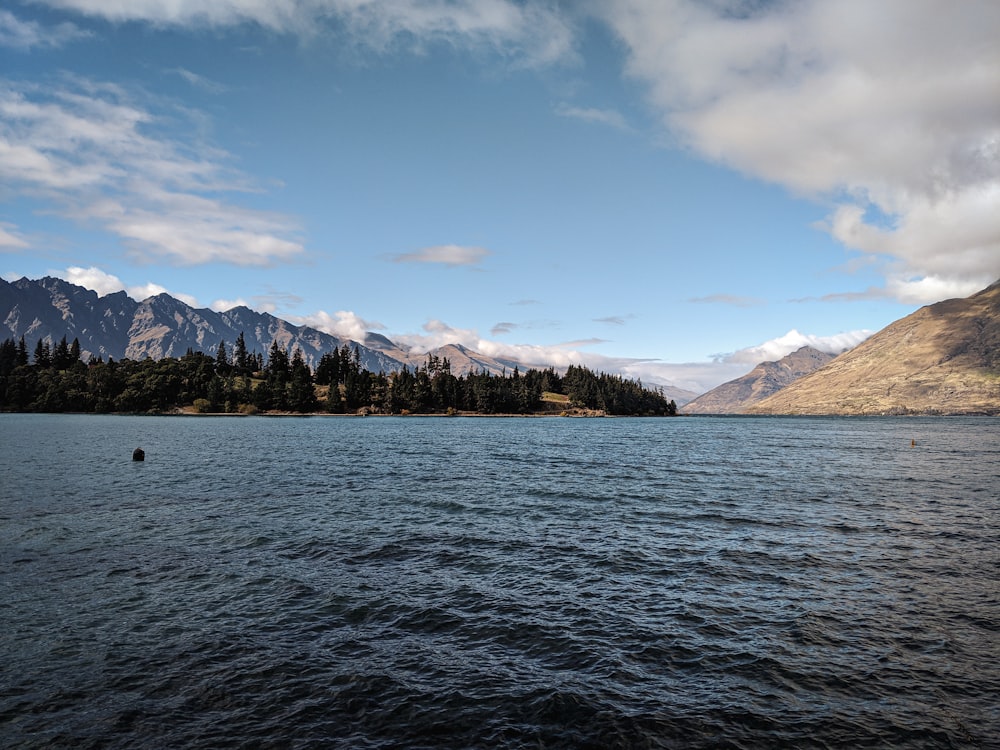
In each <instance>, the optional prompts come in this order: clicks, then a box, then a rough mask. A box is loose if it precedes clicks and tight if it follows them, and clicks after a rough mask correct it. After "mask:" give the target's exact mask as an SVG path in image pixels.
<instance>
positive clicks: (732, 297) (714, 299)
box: [688, 294, 766, 307]
mask: <svg viewBox="0 0 1000 750" xmlns="http://www.w3.org/2000/svg"><path fill="white" fill-rule="evenodd" d="M688 302H694V303H696V304H706V305H732V306H733V307H759V306H760V305H764V304H766V303H765V301H764V300H762V299H758V298H757V297H742V296H739V295H736V294H710V295H708V296H707V297H692V298H691V299H689V300H688Z"/></svg>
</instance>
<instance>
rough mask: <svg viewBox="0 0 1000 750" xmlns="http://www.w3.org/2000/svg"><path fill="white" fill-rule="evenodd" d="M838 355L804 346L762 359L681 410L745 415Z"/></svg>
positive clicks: (698, 412) (697, 412)
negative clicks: (779, 355)
mask: <svg viewBox="0 0 1000 750" xmlns="http://www.w3.org/2000/svg"><path fill="white" fill-rule="evenodd" d="M834 356H835V355H833V354H828V353H827V352H821V351H819V350H818V349H814V348H813V347H811V346H803V347H802V348H801V349H799V350H797V351H794V352H792V353H791V354H788V355H786V356H784V357H782V358H781V359H779V360H776V361H773V362H761V363H760V364H759V365H757V366H756V367H754V368H753V370H751V371H750V372H748V373H747V374H746V375H744V376H742V377H739V378H736V379H735V380H730V381H729V382H728V383H723V384H722V385H720V386H718V387H716V388H713V389H712V390H710V391H708V392H707V393H704V394H702V395H701V396H699V397H698V398H696V399H694V400H693V401H691V402H690V403H687V404H685V405H684V406H683V408H682V409H681V411H682V413H684V414H742V413H743V412H744V411H745V410H746V409H747V408H748V407H750V406H751V405H753V404H756V403H758V402H759V401H763V400H764V399H765V398H767V397H768V396H771V395H773V394H775V393H777V392H778V391H780V390H781V389H782V388H785V387H786V386H788V385H789V384H791V383H793V382H795V381H796V380H798V379H799V378H801V377H803V376H805V375H808V374H809V373H811V372H815V371H816V370H818V369H819V368H821V367H822V366H823V365H825V364H826V363H827V362H829V361H830V360H832V359H833V358H834Z"/></svg>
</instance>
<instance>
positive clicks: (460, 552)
mask: <svg viewBox="0 0 1000 750" xmlns="http://www.w3.org/2000/svg"><path fill="white" fill-rule="evenodd" d="M911 441H915V444H911ZM136 446H142V447H143V448H144V449H145V451H146V461H145V462H143V463H134V462H132V461H131V453H132V449H133V448H135V447H136ZM0 448H2V452H0V746H2V747H5V748H12V747H13V748H21V747H24V748H36V747H37V748H42V747H111V748H115V747H117V748H133V747H135V748H138V747H143V748H147V747H148V748H152V747H157V748H168V747H178V748H180V747H184V748H191V747H202V748H220V747H296V748H300V747H332V748H390V747H392V748H398V747H399V748H401V747H426V748H451V747H472V748H480V747H482V748H492V747H501V748H517V747H572V748H577V747H579V748H614V747H621V748H632V747H636V748H646V747H649V748H659V747H666V748H700V747H706V748H707V747H722V748H725V747H731V748H757V747H801V748H810V747H916V748H921V747H923V748H953V747H955V748H966V747H968V748H986V747H998V746H1000V584H998V581H1000V420H997V419H991V418H976V419H958V418H953V419H952V418H938V419H918V418H899V419H893V418H884V419H883V418H879V419H802V418H800V419H775V418H758V419H739V418H733V419H696V418H695V419H691V418H681V419H660V420H638V419H603V420H601V419H596V420H578V419H558V418H555V419H486V418H481V419H480V418H453V419H448V418H437V419H434V418H415V417H402V418H368V419H357V418H264V417H255V418H153V417H149V418H147V417H109V416H48V415H0Z"/></svg>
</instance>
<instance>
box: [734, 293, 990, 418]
mask: <svg viewBox="0 0 1000 750" xmlns="http://www.w3.org/2000/svg"><path fill="white" fill-rule="evenodd" d="M746 412H747V413H749V414H857V415H861V414H1000V281H997V282H995V283H994V284H992V285H991V286H989V287H987V288H986V289H984V290H982V291H981V292H978V293H977V294H974V295H972V296H971V297H966V298H964V299H950V300H945V301H943V302H938V303H936V304H933V305H928V306H926V307H922V308H920V309H919V310H917V311H916V312H914V313H913V314H911V315H907V316H906V317H905V318H901V319H900V320H897V321H896V322H895V323H892V324H890V325H888V326H886V327H885V328H883V329H882V330H881V331H879V332H878V333H876V334H875V335H874V336H871V337H870V338H868V339H867V340H865V341H864V342H862V343H861V344H859V345H858V346H856V347H854V348H853V349H851V350H850V351H847V352H845V353H843V354H841V355H840V356H838V357H836V358H835V359H833V360H832V361H830V362H829V363H828V364H826V365H824V366H823V367H821V368H819V369H818V370H816V371H814V372H812V373H809V374H808V375H805V376H803V377H801V378H799V379H798V380H796V381H795V382H793V383H791V384H790V385H787V386H786V387H784V388H782V389H781V390H780V391H778V392H777V393H775V394H774V395H772V396H768V397H767V398H765V399H763V400H761V401H760V402H758V403H756V404H753V405H751V406H749V407H748V408H747V409H746Z"/></svg>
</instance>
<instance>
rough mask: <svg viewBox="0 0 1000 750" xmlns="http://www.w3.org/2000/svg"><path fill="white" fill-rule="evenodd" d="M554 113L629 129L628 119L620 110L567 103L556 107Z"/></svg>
mask: <svg viewBox="0 0 1000 750" xmlns="http://www.w3.org/2000/svg"><path fill="white" fill-rule="evenodd" d="M556 114H557V115H559V116H560V117H571V118H573V119H576V120H583V121H584V122H596V123H599V124H601V125H608V126H610V127H612V128H615V129H617V130H625V131H628V130H631V129H632V128H631V127H630V126H629V124H628V121H627V120H626V119H625V117H624V116H623V115H622V113H621V112H618V111H617V110H613V109H596V108H593V107H571V106H569V105H567V104H563V105H560V106H558V107H556Z"/></svg>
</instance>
